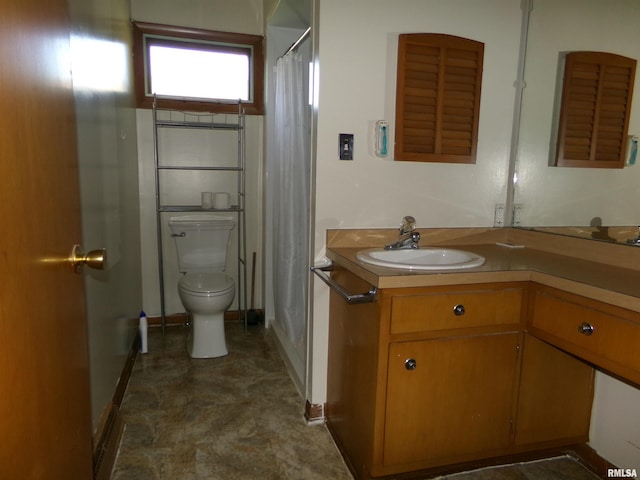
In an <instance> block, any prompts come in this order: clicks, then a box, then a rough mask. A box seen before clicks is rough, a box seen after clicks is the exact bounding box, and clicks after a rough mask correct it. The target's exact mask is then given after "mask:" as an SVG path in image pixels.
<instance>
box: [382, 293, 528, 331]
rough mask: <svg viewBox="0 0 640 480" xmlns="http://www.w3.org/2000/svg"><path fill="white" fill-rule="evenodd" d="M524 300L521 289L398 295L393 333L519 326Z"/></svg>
mask: <svg viewBox="0 0 640 480" xmlns="http://www.w3.org/2000/svg"><path fill="white" fill-rule="evenodd" d="M522 298H523V292H522V289H521V288H506V289H487V290H469V291H458V292H444V293H442V292H438V293H433V294H422V295H407V296H404V295H403V296H394V297H393V299H392V301H391V319H392V320H391V333H392V334H399V333H411V332H433V331H437V330H451V329H457V328H470V327H483V326H494V325H507V324H518V323H519V322H520V319H521V308H522Z"/></svg>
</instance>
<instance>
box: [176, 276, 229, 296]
mask: <svg viewBox="0 0 640 480" xmlns="http://www.w3.org/2000/svg"><path fill="white" fill-rule="evenodd" d="M179 284H180V286H181V287H182V288H183V289H184V290H188V291H190V292H194V293H213V294H215V293H220V294H222V293H224V292H226V291H228V290H230V289H232V288H233V279H232V278H231V277H230V276H229V275H227V274H226V273H223V272H216V273H187V274H186V275H184V276H183V277H182V278H181V279H180V282H179Z"/></svg>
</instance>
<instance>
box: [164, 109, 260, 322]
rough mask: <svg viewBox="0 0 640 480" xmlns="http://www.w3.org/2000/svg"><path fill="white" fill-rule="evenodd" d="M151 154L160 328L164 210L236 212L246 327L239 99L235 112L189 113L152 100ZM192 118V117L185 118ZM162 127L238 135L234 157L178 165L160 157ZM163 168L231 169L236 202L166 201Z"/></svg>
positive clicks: (240, 298) (239, 285)
mask: <svg viewBox="0 0 640 480" xmlns="http://www.w3.org/2000/svg"><path fill="white" fill-rule="evenodd" d="M152 114H153V156H154V170H155V194H156V195H155V196H156V228H157V243H158V274H159V279H160V311H161V322H162V331H163V333H164V331H165V327H166V305H165V304H166V301H165V272H164V259H163V234H162V232H163V226H165V227H166V225H164V223H166V222H165V219H163V215H162V214H163V213H167V212H209V213H211V212H215V213H224V212H226V213H231V214H235V215H237V220H238V222H237V226H238V233H237V237H238V239H237V244H238V247H237V248H238V265H237V266H238V281H237V292H238V294H237V301H238V313H239V316H240V318H242V319H243V321H244V325H245V329H246V327H247V311H248V309H247V229H246V218H245V198H246V197H245V188H246V182H245V174H246V151H245V114H244V109H243V108H242V103H238V113H237V114H233V115H231V114H228V113H225V114H215V113H192V112H185V111H181V110H169V109H158V108H157V107H156V104H155V102H154V104H153V109H152ZM188 119H192V120H188ZM162 129H196V130H212V131H213V130H215V131H228V132H229V133H230V134H232V135H233V134H236V135H237V142H238V147H237V158H234V159H232V162H230V163H229V164H228V165H224V166H219V165H206V166H201V165H195V164H193V165H178V164H171V163H165V162H162V161H161V157H162V152H161V150H162V148H161V145H160V142H159V136H160V135H159V132H160V131H161V130H162ZM163 171H176V172H180V171H182V172H188V171H202V172H213V173H217V172H220V173H222V172H230V173H231V174H235V177H236V189H237V192H236V193H237V205H230V206H229V208H224V209H220V208H202V206H201V205H175V204H171V203H170V202H166V203H165V198H164V196H163V193H164V192H163V191H162V187H161V183H162V182H161V181H160V174H161V172H163Z"/></svg>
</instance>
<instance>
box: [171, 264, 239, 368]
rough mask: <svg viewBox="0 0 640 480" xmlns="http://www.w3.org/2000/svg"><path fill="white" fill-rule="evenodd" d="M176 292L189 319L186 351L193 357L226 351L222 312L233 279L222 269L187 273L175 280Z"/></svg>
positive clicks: (231, 291) (228, 300)
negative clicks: (221, 270) (220, 270)
mask: <svg viewBox="0 0 640 480" xmlns="http://www.w3.org/2000/svg"><path fill="white" fill-rule="evenodd" d="M178 294H179V295H180V300H182V304H183V305H184V307H185V309H186V310H187V312H188V313H189V318H190V320H191V332H190V335H189V341H188V343H187V351H188V352H189V355H191V357H193V358H216V357H222V356H224V355H227V354H228V353H229V351H228V349H227V342H226V338H225V334H224V312H225V311H226V310H227V308H229V306H230V305H231V302H232V301H233V296H234V294H235V284H234V283H233V279H232V278H231V277H229V276H228V275H227V274H226V273H224V272H217V273H187V274H185V275H184V276H183V277H182V278H181V279H180V281H179V282H178Z"/></svg>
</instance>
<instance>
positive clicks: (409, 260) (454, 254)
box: [356, 247, 484, 270]
mask: <svg viewBox="0 0 640 480" xmlns="http://www.w3.org/2000/svg"><path fill="white" fill-rule="evenodd" d="M356 258H357V259H358V260H360V261H361V262H364V263H368V264H371V265H376V266H378V267H389V268H400V269H403V270H459V269H463V268H472V267H479V266H480V265H482V264H483V263H484V257H482V256H480V255H476V254H475V253H471V252H466V251H464V250H455V249H452V248H437V247H425V248H417V249H403V250H385V249H383V248H368V249H366V250H361V251H359V252H358V253H357V255H356Z"/></svg>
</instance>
